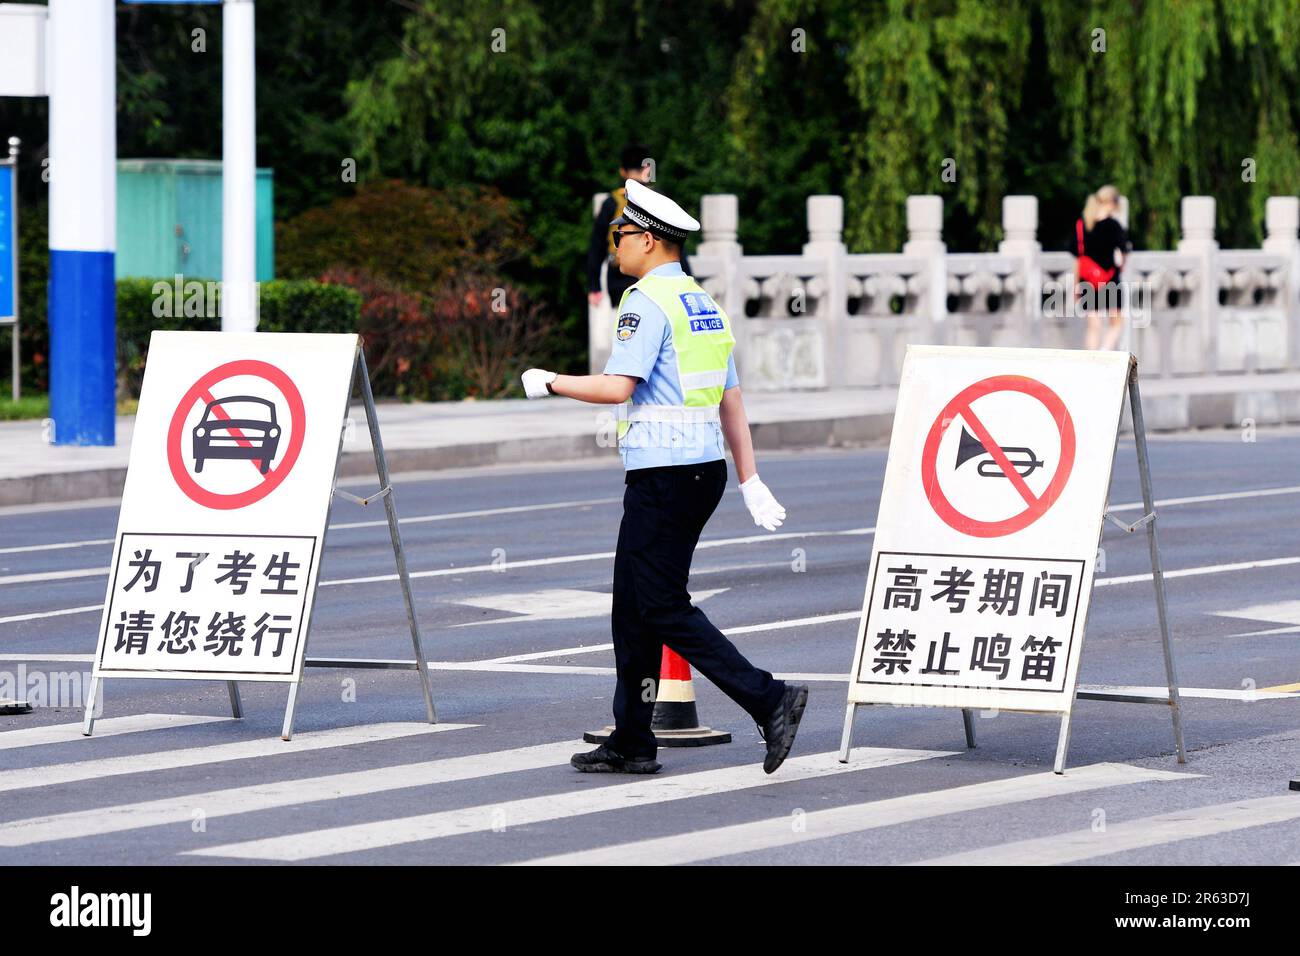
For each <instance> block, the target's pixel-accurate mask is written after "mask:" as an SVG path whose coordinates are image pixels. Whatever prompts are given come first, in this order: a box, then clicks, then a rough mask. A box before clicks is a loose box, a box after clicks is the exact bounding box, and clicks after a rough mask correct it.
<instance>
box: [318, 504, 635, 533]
mask: <svg viewBox="0 0 1300 956" xmlns="http://www.w3.org/2000/svg"><path fill="white" fill-rule="evenodd" d="M622 500H623V496H622V495H619V496H618V497H616V498H585V499H581V500H579V501H552V502H549V503H547V504H540V505H510V506H508V507H504V508H480V509H478V510H475V511H448V512H443V513H441V514H428V515H412V516H411V517H409V518H398V524H427V523H428V522H430V521H455V520H457V519H458V518H488V517H492V516H493V515H515V514H523V513H525V512H528V511H554V510H555V509H557V508H586V507H590V506H591V505H609V504H616V503H618V502H620V501H622ZM387 527H388V519H387V518H380V519H379V520H377V521H348V522H345V523H343V524H332V525H330V530H331V531H340V530H348V529H352V528H387Z"/></svg>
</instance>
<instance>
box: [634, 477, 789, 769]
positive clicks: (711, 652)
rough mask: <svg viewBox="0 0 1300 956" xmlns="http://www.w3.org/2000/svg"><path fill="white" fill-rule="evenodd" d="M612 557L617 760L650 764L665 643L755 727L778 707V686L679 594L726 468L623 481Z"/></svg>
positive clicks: (723, 484)
mask: <svg viewBox="0 0 1300 956" xmlns="http://www.w3.org/2000/svg"><path fill="white" fill-rule="evenodd" d="M626 482H627V488H626V490H625V491H624V493H623V523H622V524H621V525H620V526H619V530H618V551H617V553H616V555H615V558H614V609H613V619H612V628H613V633H614V660H615V664H616V667H617V670H618V687H617V689H616V690H615V692H614V727H615V729H614V733H613V735H612V736H611V737H610V740H609V746H610V747H611V748H612V749H613V750H615V751H617V752H618V753H620V754H622V755H623V756H625V757H653V756H654V755H655V750H656V747H655V738H654V734H653V733H652V732H651V730H650V721H651V718H652V717H653V716H654V702H655V696H656V692H657V690H658V686H659V663H660V658H661V657H662V655H663V645H665V644H667V645H668V646H669V647H670V648H672V649H673V650H674V651H676V652H677V653H678V654H680V655H681V656H682V657H684V658H685V659H686V660H687V662H689V663H690V664H691V666H692V667H694V668H695V669H696V670H697V671H699V672H700V673H701V674H703V675H704V676H705V677H707V678H708V679H709V680H711V681H713V683H714V684H716V685H717V686H718V687H719V689H721V690H722V691H723V692H724V693H725V694H726V695H727V696H728V697H730V698H731V699H732V700H734V701H735V702H736V703H737V704H739V705H740V706H741V707H743V708H744V709H745V711H746V712H747V713H748V714H749V715H750V717H752V718H753V719H754V721H755V722H756V723H761V722H762V721H763V719H764V718H765V717H767V716H768V715H769V714H771V713H772V711H773V710H775V709H776V706H777V704H778V703H780V701H781V696H782V694H784V692H785V684H784V682H782V681H779V680H776V679H774V678H773V677H772V675H771V674H769V673H768V672H767V671H764V670H759V669H758V668H757V667H755V666H754V665H753V664H751V663H750V662H749V661H748V660H746V659H745V657H744V656H743V655H742V654H741V653H740V651H738V650H737V649H736V646H735V645H734V644H732V643H731V642H730V641H729V640H727V639H726V637H724V636H723V634H722V632H721V631H719V630H718V629H717V628H716V627H714V626H713V625H712V624H711V623H710V622H709V619H708V618H707V617H705V615H704V612H703V611H701V610H700V609H699V608H697V607H693V606H692V605H691V600H690V595H689V594H688V593H687V591H686V583H687V579H688V578H689V577H690V571H691V558H692V556H693V555H694V553H695V545H696V543H697V542H698V541H699V540H700V532H701V531H702V530H703V529H704V525H705V524H706V523H707V522H708V520H709V518H710V517H711V516H712V515H713V512H714V510H715V509H716V508H717V507H718V502H719V501H721V500H722V493H723V490H724V489H725V488H726V486H727V463H726V461H724V460H719V461H710V462H706V463H704V464H701V465H673V466H669V467H663V468H638V469H633V470H632V471H629V472H628V473H627V479H626Z"/></svg>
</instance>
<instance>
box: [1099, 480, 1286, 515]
mask: <svg viewBox="0 0 1300 956" xmlns="http://www.w3.org/2000/svg"><path fill="white" fill-rule="evenodd" d="M1294 494H1300V485H1287V486H1286V487H1283V488H1254V489H1252V490H1250V491H1225V492H1221V493H1219V494H1214V495H1190V496H1188V497H1185V498H1157V499H1156V507H1157V508H1170V507H1175V506H1177V505H1200V504H1206V503H1207V502H1212V501H1239V500H1241V499H1242V498H1269V497H1272V496H1273V495H1294ZM1145 507H1146V505H1145V504H1143V503H1142V502H1141V501H1130V502H1126V503H1125V504H1122V505H1112V506H1108V507H1107V509H1106V510H1107V511H1140V510H1142V509H1143V508H1145Z"/></svg>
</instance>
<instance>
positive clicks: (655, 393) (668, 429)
mask: <svg viewBox="0 0 1300 956" xmlns="http://www.w3.org/2000/svg"><path fill="white" fill-rule="evenodd" d="M683 274H684V273H683V272H682V266H681V263H680V262H666V263H664V264H663V265H661V266H658V267H657V268H655V269H652V270H651V271H650V275H655V276H679V275H683ZM615 307H616V308H617V303H615ZM626 315H635V316H640V319H639V321H637V322H636V326H635V328H634V329H633V331H632V334H631V335H630V336H629V337H628V338H626V339H622V340H620V339H619V338H618V336H614V348H613V351H611V352H610V354H609V361H608V362H606V363H605V374H606V375H631V376H633V377H635V378H639V379H640V380H641V381H639V382H638V383H637V385H636V388H635V389H633V391H632V402H633V403H634V404H636V405H682V404H683V403H684V402H685V401H686V397H685V394H684V393H683V392H682V383H681V380H680V379H679V378H678V376H677V350H676V349H675V348H674V347H673V335H672V329H671V328H670V326H669V324H668V316H666V315H665V314H664V310H663V309H661V308H659V306H657V305H655V304H654V301H653V300H652V299H651V298H650V296H648V295H646V294H645V293H644V292H642V291H641V290H640V289H633V290H632V291H631V292H630V293H628V296H627V300H626V301H625V302H624V303H623V307H622V308H621V309H619V316H620V317H622V316H626ZM739 384H740V379H739V378H737V377H736V359H735V354H734V353H733V354H732V355H730V356H728V358H727V381H726V384H725V385H724V388H735V387H736V386H737V385H739ZM618 446H619V447H618V450H619V454H620V455H622V456H623V467H624V468H626V469H627V470H628V471H631V470H633V469H634V468H654V467H658V466H661V465H695V464H699V463H701V462H706V461H717V460H718V459H720V458H724V457H725V450H724V441H723V437H722V426H721V425H720V424H719V423H718V422H692V423H689V424H677V423H666V422H631V423H630V424H629V425H628V430H627V434H626V435H625V436H624V438H623V440H622V441H620V442H619V443H618Z"/></svg>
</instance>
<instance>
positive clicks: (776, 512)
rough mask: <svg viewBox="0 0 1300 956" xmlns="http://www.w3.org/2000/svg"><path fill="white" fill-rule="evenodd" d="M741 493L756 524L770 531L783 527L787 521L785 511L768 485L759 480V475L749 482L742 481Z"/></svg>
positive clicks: (752, 476) (751, 477) (751, 478)
mask: <svg viewBox="0 0 1300 956" xmlns="http://www.w3.org/2000/svg"><path fill="white" fill-rule="evenodd" d="M740 493H741V494H742V495H744V496H745V507H746V508H748V509H749V513H750V514H751V515H753V516H754V524H757V525H762V526H763V527H764V528H766V529H767V530H768V531H775V530H776V529H777V528H779V527H780V526H781V522H782V521H784V520H785V509H784V508H782V507H781V502H779V501H777V500H776V498H775V497H774V496H773V495H772V492H771V491H769V490H768V488H767V485H765V484H763V482H762V481H760V480H759V477H758V475H756V474H755V475H750V476H749V480H748V481H742V482H741V483H740Z"/></svg>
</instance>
